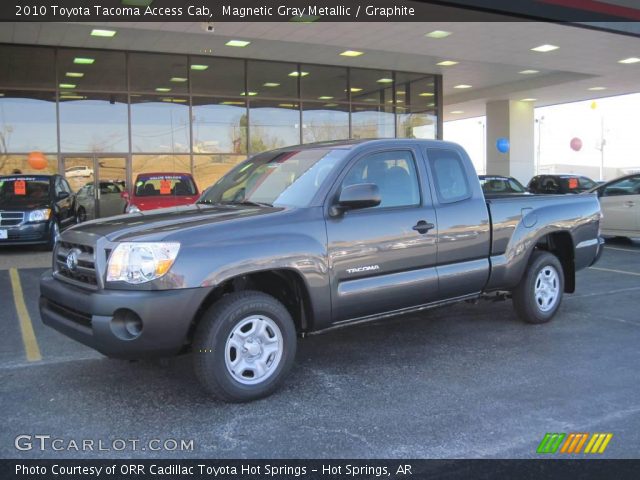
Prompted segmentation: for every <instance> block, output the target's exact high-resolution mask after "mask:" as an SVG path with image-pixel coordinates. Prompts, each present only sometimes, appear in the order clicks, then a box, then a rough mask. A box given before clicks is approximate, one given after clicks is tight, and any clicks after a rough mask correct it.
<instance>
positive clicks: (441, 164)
mask: <svg viewBox="0 0 640 480" xmlns="http://www.w3.org/2000/svg"><path fill="white" fill-rule="evenodd" d="M427 158H428V160H429V165H430V166H431V172H432V173H433V179H434V182H435V185H436V195H437V196H438V200H439V201H440V203H452V202H460V201H462V200H466V199H468V198H470V197H471V188H470V186H469V179H468V178H467V172H466V170H465V168H464V162H463V160H462V158H461V157H460V154H459V153H458V152H456V151H455V150H450V149H445V148H428V149H427Z"/></svg>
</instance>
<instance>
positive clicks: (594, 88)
mask: <svg viewBox="0 0 640 480" xmlns="http://www.w3.org/2000/svg"><path fill="white" fill-rule="evenodd" d="M606 89H607V87H591V88H589V89H588V90H591V91H592V92H599V91H600V90H606Z"/></svg>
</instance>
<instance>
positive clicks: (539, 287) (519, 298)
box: [513, 250, 564, 323]
mask: <svg viewBox="0 0 640 480" xmlns="http://www.w3.org/2000/svg"><path fill="white" fill-rule="evenodd" d="M563 293H564V274H563V271H562V265H561V264H560V260H558V257H556V256H555V255H553V254H551V253H549V252H545V251H542V250H538V251H535V252H533V254H532V255H531V259H530V261H529V265H528V267H527V270H526V271H525V273H524V276H523V277H522V279H521V280H520V283H519V284H518V286H517V287H516V288H515V290H513V306H514V307H515V310H516V312H517V313H518V316H519V317H520V318H522V319H523V320H524V321H525V322H527V323H546V322H548V321H549V320H551V319H552V318H553V316H554V315H555V314H556V312H557V311H558V308H560V303H561V302H562V295H563Z"/></svg>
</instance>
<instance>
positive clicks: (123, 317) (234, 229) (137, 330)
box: [40, 140, 602, 401]
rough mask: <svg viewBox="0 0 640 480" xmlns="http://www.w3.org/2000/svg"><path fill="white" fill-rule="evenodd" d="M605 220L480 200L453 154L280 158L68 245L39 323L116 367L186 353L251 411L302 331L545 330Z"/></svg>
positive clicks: (437, 147)
mask: <svg viewBox="0 0 640 480" xmlns="http://www.w3.org/2000/svg"><path fill="white" fill-rule="evenodd" d="M600 216H601V215H600V207H599V204H598V199H597V198H596V196H595V195H565V196H549V195H544V196H536V195H505V196H502V197H499V196H496V197H489V198H485V196H484V195H483V192H482V189H481V187H480V183H479V181H478V176H477V175H476V172H475V170H474V168H473V165H472V163H471V161H470V160H469V157H468V156H467V154H466V152H465V151H464V150H463V149H462V148H461V147H460V146H458V145H456V144H453V143H447V142H442V141H435V140H434V141H428V140H363V141H342V142H331V143H319V144H311V145H305V146H294V147H287V148H283V149H280V150H276V151H271V152H266V153H261V154H259V155H256V156H254V157H252V158H250V159H248V160H247V161H245V162H243V163H241V164H239V165H238V166H237V167H235V168H234V169H233V170H231V171H230V172H229V173H227V174H226V175H225V176H224V177H222V178H221V179H220V180H219V181H218V182H217V183H216V184H215V185H213V186H212V187H211V188H209V189H208V190H207V191H206V192H205V193H204V194H203V195H202V197H201V198H200V200H199V201H198V202H197V203H196V204H195V205H192V206H186V207H176V208H172V209H163V210H157V211H150V212H144V213H135V214H130V215H120V216H116V217H112V218H108V219H102V220H96V221H91V222H87V223H83V224H80V225H77V226H75V227H73V228H71V229H69V230H67V231H65V232H64V233H63V234H62V236H61V238H60V240H59V242H58V243H57V246H56V247H55V250H54V254H53V269H52V271H48V272H46V273H45V274H44V275H43V276H42V279H41V282H40V290H41V298H40V314H41V316H42V320H43V322H44V323H45V324H47V325H50V326H51V327H53V328H55V329H57V330H59V331H60V332H62V333H64V334H65V335H68V336H69V337H71V338H74V339H76V340H78V341H80V342H82V343H84V344H86V345H89V346H91V347H93V348H95V349H96V350H98V351H100V352H102V353H103V354H105V355H107V356H110V357H119V358H140V357H150V356H168V355H175V354H178V353H182V352H191V354H192V356H193V360H194V366H195V371H196V374H197V376H198V378H199V380H200V381H201V383H202V384H203V386H204V387H205V388H206V389H207V390H208V391H209V392H211V393H213V394H215V395H216V396H218V397H219V398H221V399H223V400H226V401H248V400H253V399H256V398H260V397H263V396H265V395H268V394H270V393H271V392H273V391H274V390H275V389H276V387H277V386H278V384H280V383H281V381H282V380H283V378H284V377H285V376H286V374H287V372H288V371H289V370H290V368H291V366H292V364H293V361H294V356H295V352H296V343H297V337H298V336H304V335H305V334H307V333H310V332H317V331H320V330H326V329H329V328H335V327H338V326H344V325H347V324H351V323H359V322H363V321H367V320H375V319H381V318H384V317H389V316H393V315H398V314H402V313H408V312H416V311H419V310H424V309H428V308H433V307H438V306H442V305H445V304H449V303H454V302H460V301H463V300H474V299H478V298H481V297H491V296H494V297H503V298H504V297H508V296H510V297H512V299H513V304H514V307H515V310H516V312H517V313H518V315H519V316H520V317H521V318H522V319H523V320H525V321H527V322H530V323H544V322H547V321H549V320H550V319H551V318H552V317H553V316H554V315H555V313H556V312H557V311H558V307H559V306H560V302H561V300H562V295H563V293H564V292H567V293H571V292H573V291H574V289H575V272H576V270H579V269H581V268H585V267H588V266H590V265H592V264H593V263H594V262H595V261H596V260H597V259H598V257H599V255H600V254H601V252H602V240H601V238H600V234H599V224H600Z"/></svg>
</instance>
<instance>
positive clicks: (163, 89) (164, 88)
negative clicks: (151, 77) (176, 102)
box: [156, 87, 171, 93]
mask: <svg viewBox="0 0 640 480" xmlns="http://www.w3.org/2000/svg"><path fill="white" fill-rule="evenodd" d="M170 91H171V89H170V88H167V87H158V88H156V92H161V93H167V92H170Z"/></svg>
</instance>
